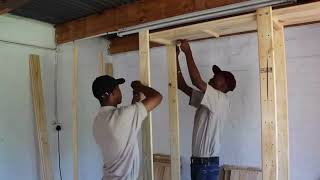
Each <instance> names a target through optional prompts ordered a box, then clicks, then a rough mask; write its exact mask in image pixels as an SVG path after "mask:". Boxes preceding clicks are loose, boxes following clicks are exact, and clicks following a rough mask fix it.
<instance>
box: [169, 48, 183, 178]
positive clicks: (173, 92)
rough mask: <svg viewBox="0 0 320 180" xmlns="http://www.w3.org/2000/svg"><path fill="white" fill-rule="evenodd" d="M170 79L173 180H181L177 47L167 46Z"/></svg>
mask: <svg viewBox="0 0 320 180" xmlns="http://www.w3.org/2000/svg"><path fill="white" fill-rule="evenodd" d="M166 47H167V55H168V57H167V60H168V79H169V87H168V88H169V95H168V101H169V121H170V146H171V179H172V180H180V138H179V135H180V134H179V106H178V105H179V100H178V90H177V88H178V82H177V63H176V46H175V45H167V46H166Z"/></svg>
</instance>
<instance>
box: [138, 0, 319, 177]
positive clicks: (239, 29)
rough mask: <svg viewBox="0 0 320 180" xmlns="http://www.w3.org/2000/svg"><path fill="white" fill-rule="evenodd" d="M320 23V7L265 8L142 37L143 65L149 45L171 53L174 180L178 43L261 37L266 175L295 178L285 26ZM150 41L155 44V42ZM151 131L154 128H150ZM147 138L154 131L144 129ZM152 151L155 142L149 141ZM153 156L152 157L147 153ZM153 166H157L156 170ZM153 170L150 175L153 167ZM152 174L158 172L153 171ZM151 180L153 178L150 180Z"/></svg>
mask: <svg viewBox="0 0 320 180" xmlns="http://www.w3.org/2000/svg"><path fill="white" fill-rule="evenodd" d="M318 21H320V2H315V3H310V4H304V5H298V6H293V7H288V8H281V9H277V10H272V8H271V7H265V8H260V9H258V10H257V12H255V13H249V14H244V15H240V16H235V17H229V18H224V19H219V20H214V21H210V22H205V23H199V24H194V25H189V26H184V27H179V28H175V29H169V30H164V31H160V32H156V33H151V34H150V35H149V36H148V34H149V32H148V30H144V31H143V32H141V33H140V38H139V39H140V40H139V47H140V63H142V64H141V65H143V63H145V62H146V61H148V62H149V56H150V55H149V43H150V42H156V43H160V44H164V45H166V47H167V51H168V73H169V109H170V111H169V113H170V115H169V116H170V136H171V138H170V141H171V163H172V165H171V179H172V180H180V151H179V146H180V144H179V112H178V96H177V84H176V83H177V77H176V63H175V44H176V42H175V41H176V40H178V39H188V40H196V39H202V38H210V37H215V38H218V37H220V36H227V35H233V34H238V33H245V32H255V31H257V32H258V41H259V64H260V87H261V89H260V92H261V117H262V118H261V120H262V122H261V125H262V127H261V128H262V137H261V138H262V141H261V142H262V144H261V146H262V148H261V149H262V176H263V180H288V179H289V167H288V166H289V146H288V142H289V141H288V140H289V133H288V110H287V108H288V106H287V74H286V58H285V48H284V46H285V42H284V31H283V29H284V26H293V25H298V24H302V23H312V22H318ZM149 38H150V41H149ZM140 73H141V74H143V73H147V74H145V75H144V76H143V77H150V69H149V68H147V69H146V68H145V69H143V68H141V69H140ZM149 127H150V128H151V121H150V126H148V127H146V128H149ZM144 131H145V132H148V133H146V134H145V135H144V136H146V135H148V136H149V135H150V137H149V138H150V139H151V135H152V133H151V132H152V131H148V130H146V129H144ZM149 142H150V143H151V144H150V146H151V149H152V142H151V141H149ZM147 156H148V157H149V156H150V154H147ZM151 167H152V166H151ZM151 167H149V168H147V169H145V170H148V171H149V169H150V168H151ZM151 169H152V168H151ZM149 179H152V177H150V178H149Z"/></svg>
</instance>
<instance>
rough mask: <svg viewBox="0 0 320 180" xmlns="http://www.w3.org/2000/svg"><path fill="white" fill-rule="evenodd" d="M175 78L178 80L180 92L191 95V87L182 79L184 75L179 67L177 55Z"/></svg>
mask: <svg viewBox="0 0 320 180" xmlns="http://www.w3.org/2000/svg"><path fill="white" fill-rule="evenodd" d="M177 80H178V89H180V90H181V91H182V92H184V93H185V94H187V95H188V96H191V93H192V89H191V87H189V86H188V85H187V83H186V81H185V80H184V77H183V75H182V72H181V69H180V64H179V60H178V56H177Z"/></svg>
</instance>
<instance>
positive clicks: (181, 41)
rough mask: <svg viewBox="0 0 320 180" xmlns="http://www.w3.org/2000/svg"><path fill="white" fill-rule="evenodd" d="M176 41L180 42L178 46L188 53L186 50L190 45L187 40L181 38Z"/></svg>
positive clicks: (188, 50)
mask: <svg viewBox="0 0 320 180" xmlns="http://www.w3.org/2000/svg"><path fill="white" fill-rule="evenodd" d="M178 41H179V42H180V43H181V45H180V48H181V50H182V51H183V52H184V53H188V52H190V51H191V49H190V45H189V43H188V41H187V40H185V39H181V40H178Z"/></svg>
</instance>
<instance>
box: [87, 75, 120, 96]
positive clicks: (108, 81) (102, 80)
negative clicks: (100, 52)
mask: <svg viewBox="0 0 320 180" xmlns="http://www.w3.org/2000/svg"><path fill="white" fill-rule="evenodd" d="M124 82H125V80H124V79H123V78H120V79H115V78H113V77H111V76H108V75H104V76H100V77H97V78H96V79H95V80H94V81H93V83H92V92H93V95H94V97H96V98H97V99H101V97H102V95H104V94H106V93H107V94H110V93H112V91H113V90H114V88H116V87H117V86H118V85H119V84H123V83H124Z"/></svg>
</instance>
